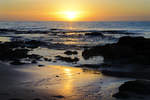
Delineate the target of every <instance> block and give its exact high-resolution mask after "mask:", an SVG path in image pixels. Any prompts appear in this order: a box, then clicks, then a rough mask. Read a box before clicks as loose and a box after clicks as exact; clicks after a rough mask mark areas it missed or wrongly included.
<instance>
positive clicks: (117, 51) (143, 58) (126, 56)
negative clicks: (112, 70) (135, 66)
mask: <svg viewBox="0 0 150 100" xmlns="http://www.w3.org/2000/svg"><path fill="white" fill-rule="evenodd" d="M82 55H83V57H84V58H85V59H89V58H91V57H93V56H103V57H104V60H105V61H115V60H118V61H123V62H126V63H140V64H141V63H142V64H149V63H150V60H149V59H150V39H146V38H144V37H129V36H125V37H121V38H120V39H119V41H118V43H114V44H107V45H105V46H96V47H93V48H91V49H86V50H84V51H83V53H82Z"/></svg>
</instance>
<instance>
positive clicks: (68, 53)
mask: <svg viewBox="0 0 150 100" xmlns="http://www.w3.org/2000/svg"><path fill="white" fill-rule="evenodd" d="M64 54H66V55H76V54H78V52H77V51H66V52H64Z"/></svg>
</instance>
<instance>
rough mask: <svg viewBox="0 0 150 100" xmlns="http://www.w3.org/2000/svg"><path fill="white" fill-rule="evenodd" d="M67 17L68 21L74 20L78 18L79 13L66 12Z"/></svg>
mask: <svg viewBox="0 0 150 100" xmlns="http://www.w3.org/2000/svg"><path fill="white" fill-rule="evenodd" d="M65 15H66V17H67V18H68V19H70V20H73V19H75V18H76V15H77V13H76V12H65Z"/></svg>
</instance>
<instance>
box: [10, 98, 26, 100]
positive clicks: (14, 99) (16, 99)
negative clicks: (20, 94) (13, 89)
mask: <svg viewBox="0 0 150 100" xmlns="http://www.w3.org/2000/svg"><path fill="white" fill-rule="evenodd" d="M9 100H23V99H21V98H11V99H9Z"/></svg>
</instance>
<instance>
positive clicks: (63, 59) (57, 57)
mask: <svg viewBox="0 0 150 100" xmlns="http://www.w3.org/2000/svg"><path fill="white" fill-rule="evenodd" d="M56 59H57V60H61V61H65V62H68V63H73V62H75V63H76V62H78V61H79V58H77V57H75V58H71V57H62V56H56Z"/></svg>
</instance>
